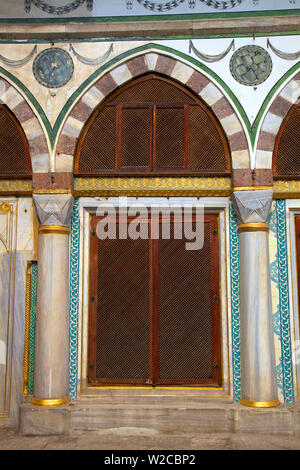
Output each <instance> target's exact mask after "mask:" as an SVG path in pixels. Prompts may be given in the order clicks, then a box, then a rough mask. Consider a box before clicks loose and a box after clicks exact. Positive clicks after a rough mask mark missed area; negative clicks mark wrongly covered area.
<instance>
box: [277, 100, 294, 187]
mask: <svg viewBox="0 0 300 470" xmlns="http://www.w3.org/2000/svg"><path fill="white" fill-rule="evenodd" d="M273 175H274V178H300V105H294V106H292V107H291V109H290V110H289V112H288V114H287V116H286V117H285V119H284V120H283V122H282V124H281V126H280V129H279V131H278V134H277V136H276V140H275V146H274V152H273Z"/></svg>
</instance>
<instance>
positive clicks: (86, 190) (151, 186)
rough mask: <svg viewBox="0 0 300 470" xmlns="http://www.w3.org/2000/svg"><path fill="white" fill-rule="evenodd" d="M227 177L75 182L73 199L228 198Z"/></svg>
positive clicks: (82, 180) (229, 187)
mask: <svg viewBox="0 0 300 470" xmlns="http://www.w3.org/2000/svg"><path fill="white" fill-rule="evenodd" d="M230 194H231V182H230V178H229V177H144V178H143V177H142V178H139V177H100V178H75V180H74V195H75V196H118V195H127V196H184V195H188V196H229V195H230Z"/></svg>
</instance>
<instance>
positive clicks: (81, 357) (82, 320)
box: [78, 197, 233, 399]
mask: <svg viewBox="0 0 300 470" xmlns="http://www.w3.org/2000/svg"><path fill="white" fill-rule="evenodd" d="M99 201H101V202H102V203H103V201H107V202H108V203H109V204H114V205H115V206H116V207H118V198H117V197H109V198H105V197H82V198H80V199H79V214H80V215H79V217H80V225H81V230H80V261H79V325H78V328H79V334H78V352H79V353H78V398H80V397H87V396H92V397H95V398H96V397H97V396H98V397H100V396H106V397H107V396H113V395H116V394H119V396H120V394H121V395H122V396H129V395H130V396H133V395H134V396H138V395H143V396H145V395H146V394H148V396H149V395H151V396H153V395H155V396H173V397H174V396H182V395H183V394H185V396H191V397H193V396H198V397H199V396H203V397H216V396H218V397H229V398H231V399H232V397H233V372H232V359H231V358H232V351H231V344H232V338H231V304H230V252H229V198H227V197H202V198H196V197H170V198H164V197H159V198H154V197H139V198H137V197H128V198H127V202H128V206H130V205H131V204H133V203H135V204H136V203H137V202H141V203H142V204H144V205H146V206H147V205H148V206H149V205H150V204H153V203H157V204H159V205H162V204H163V202H164V201H167V202H168V204H175V203H179V204H180V205H182V204H184V203H185V204H187V203H189V204H190V203H191V202H193V201H194V202H196V201H197V202H198V203H199V202H201V203H203V204H204V207H205V209H206V210H207V212H210V213H218V214H219V229H220V268H221V272H220V279H221V283H220V284H221V348H222V371H223V388H222V389H209V388H208V387H206V388H205V387H203V388H201V389H199V388H197V389H192V388H184V387H178V388H175V387H172V388H170V387H156V388H152V389H149V388H147V390H146V389H145V388H142V387H131V388H130V387H123V388H120V387H88V388H87V387H86V376H87V347H88V344H87V336H88V303H89V302H88V298H89V282H88V281H89V263H88V260H89V219H90V214H93V213H95V212H96V208H97V205H98V202H99Z"/></svg>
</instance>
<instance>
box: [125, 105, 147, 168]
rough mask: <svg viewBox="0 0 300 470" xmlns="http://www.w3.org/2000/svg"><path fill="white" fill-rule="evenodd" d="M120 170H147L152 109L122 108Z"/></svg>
mask: <svg viewBox="0 0 300 470" xmlns="http://www.w3.org/2000/svg"><path fill="white" fill-rule="evenodd" d="M121 119H122V124H121V135H122V137H121V158H120V161H121V168H124V169H125V168H149V166H150V164H151V140H152V134H151V121H152V109H151V107H150V108H149V107H148V108H129V107H125V106H123V107H122V118H121Z"/></svg>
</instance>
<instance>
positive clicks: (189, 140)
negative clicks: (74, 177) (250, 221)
mask: <svg viewBox="0 0 300 470" xmlns="http://www.w3.org/2000/svg"><path fill="white" fill-rule="evenodd" d="M75 173H76V174H78V175H85V176H88V175H95V174H98V175H100V174H122V175H126V174H134V175H137V174H139V173H143V174H145V173H147V174H182V173H189V174H198V175H200V174H205V175H207V174H213V175H217V174H229V173H230V157H229V147H228V143H227V140H226V138H225V135H224V132H223V130H222V129H221V126H220V124H219V123H218V121H217V119H216V117H215V116H214V114H213V113H212V112H211V111H210V109H209V108H208V107H207V106H206V105H205V104H204V103H203V102H202V101H201V100H200V99H199V98H198V97H197V96H196V95H194V94H193V93H192V92H190V91H189V90H188V89H186V88H184V87H182V86H180V85H178V84H177V83H176V82H174V81H172V80H170V79H167V78H163V77H160V76H158V75H153V74H151V75H146V76H144V77H141V78H138V79H136V80H133V81H131V82H130V83H128V84H126V85H124V86H123V87H121V88H120V89H118V90H117V91H115V92H114V93H112V94H111V95H110V97H109V98H107V99H106V101H104V103H103V104H102V105H101V106H99V108H98V109H97V110H96V111H95V112H94V113H93V114H92V115H91V117H90V118H89V120H88V122H87V124H86V126H85V128H84V130H83V132H82V134H81V137H80V140H79V143H78V147H77V153H76V158H75Z"/></svg>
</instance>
